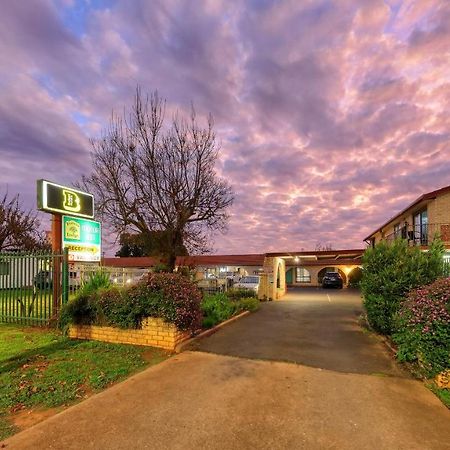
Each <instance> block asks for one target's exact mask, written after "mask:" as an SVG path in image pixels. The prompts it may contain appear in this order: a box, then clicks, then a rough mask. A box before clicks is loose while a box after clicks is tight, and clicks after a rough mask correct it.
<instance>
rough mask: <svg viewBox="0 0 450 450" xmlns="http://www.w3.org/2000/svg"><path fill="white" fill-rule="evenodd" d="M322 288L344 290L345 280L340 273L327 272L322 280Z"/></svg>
mask: <svg viewBox="0 0 450 450" xmlns="http://www.w3.org/2000/svg"><path fill="white" fill-rule="evenodd" d="M322 287H323V288H329V287H335V288H338V289H342V288H343V287H344V280H343V279H342V277H341V275H340V273H338V272H327V273H326V274H325V275H324V276H323V278H322Z"/></svg>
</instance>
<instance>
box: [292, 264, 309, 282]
mask: <svg viewBox="0 0 450 450" xmlns="http://www.w3.org/2000/svg"><path fill="white" fill-rule="evenodd" d="M295 282H296V283H311V274H310V273H309V271H308V270H307V269H305V268H304V267H297V268H296V271H295Z"/></svg>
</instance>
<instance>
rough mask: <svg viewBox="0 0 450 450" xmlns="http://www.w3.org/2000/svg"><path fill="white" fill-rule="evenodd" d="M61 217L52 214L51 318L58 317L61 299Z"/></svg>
mask: <svg viewBox="0 0 450 450" xmlns="http://www.w3.org/2000/svg"><path fill="white" fill-rule="evenodd" d="M61 217H62V216H61V214H52V253H53V311H52V316H53V317H57V316H58V312H59V306H60V297H61V262H62V261H63V257H62V219H61ZM55 255H56V256H55Z"/></svg>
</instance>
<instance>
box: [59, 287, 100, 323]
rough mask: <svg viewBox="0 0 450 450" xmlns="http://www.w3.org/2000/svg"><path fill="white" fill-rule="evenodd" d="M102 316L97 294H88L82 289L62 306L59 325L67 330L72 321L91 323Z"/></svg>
mask: <svg viewBox="0 0 450 450" xmlns="http://www.w3.org/2000/svg"><path fill="white" fill-rule="evenodd" d="M100 316H101V311H100V309H99V307H98V304H97V297H96V294H95V293H91V294H86V293H84V292H82V291H80V292H77V294H76V295H75V297H74V298H73V299H71V300H69V301H68V302H67V304H66V305H64V306H63V307H62V309H61V312H60V315H59V319H58V327H59V328H60V329H61V330H63V331H66V328H67V326H68V325H69V324H71V323H73V324H77V325H91V324H93V323H98V322H99V317H100Z"/></svg>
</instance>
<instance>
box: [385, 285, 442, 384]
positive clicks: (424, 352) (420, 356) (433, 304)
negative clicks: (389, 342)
mask: <svg viewBox="0 0 450 450" xmlns="http://www.w3.org/2000/svg"><path fill="white" fill-rule="evenodd" d="M393 338H394V341H395V342H396V343H397V344H398V354H397V357H398V359H399V360H401V361H409V362H416V363H418V365H419V367H420V370H421V372H422V374H423V375H425V376H434V375H436V374H438V373H440V372H442V371H444V370H446V369H449V368H450V278H441V279H438V280H437V281H435V282H433V283H431V284H429V285H427V286H424V287H421V288H418V289H414V290H412V291H411V292H410V293H409V294H408V296H407V298H406V300H405V301H404V302H403V303H402V306H401V308H400V311H399V313H398V315H397V332H396V333H395V335H394V336H393Z"/></svg>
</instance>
